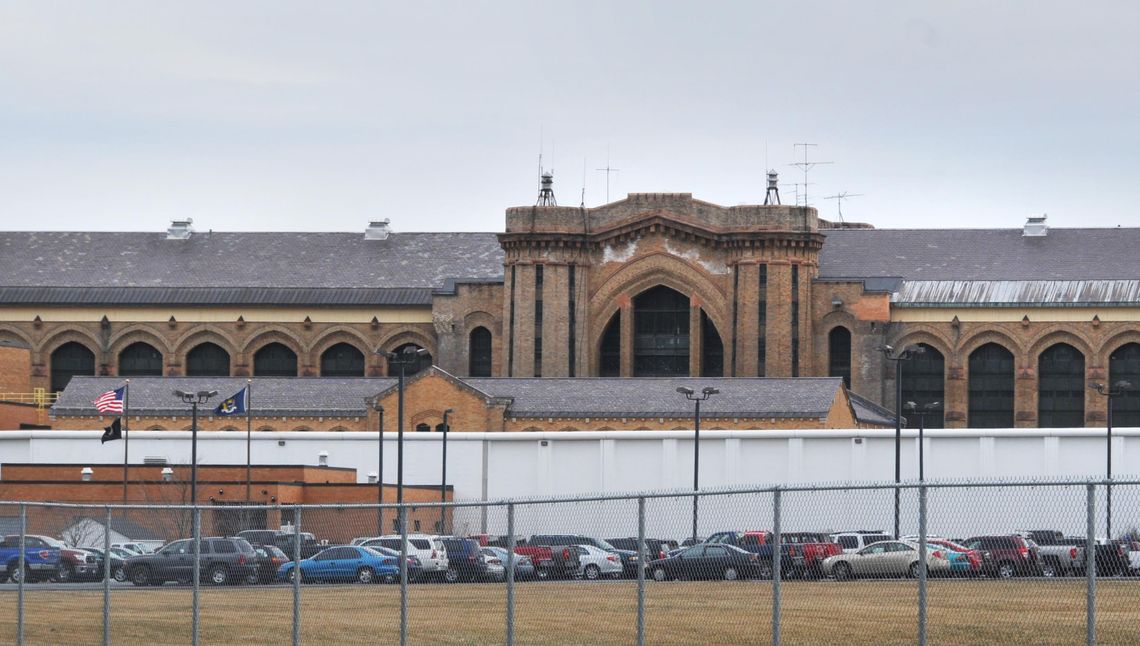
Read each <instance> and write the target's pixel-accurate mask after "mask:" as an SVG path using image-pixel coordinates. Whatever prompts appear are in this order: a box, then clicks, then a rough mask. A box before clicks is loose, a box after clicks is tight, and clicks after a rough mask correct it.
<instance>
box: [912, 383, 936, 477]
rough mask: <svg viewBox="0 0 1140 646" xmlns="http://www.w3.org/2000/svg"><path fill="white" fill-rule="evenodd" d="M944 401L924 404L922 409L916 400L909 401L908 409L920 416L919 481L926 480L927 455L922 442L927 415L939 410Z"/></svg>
mask: <svg viewBox="0 0 1140 646" xmlns="http://www.w3.org/2000/svg"><path fill="white" fill-rule="evenodd" d="M941 405H942V402H930V403H927V404H923V405H922V411H921V412H920V411H919V410H918V404H916V403H914V402H907V403H906V409H907V410H909V411H910V412H912V413H914V414H915V415H917V416H918V481H919V482H922V481H923V480H926V475H925V466H926V456H925V454H924V451H925V446H924V445H923V443H922V435H923V431H925V430H926V416H927V415H930V414H932V413H933V412H934V411H936V410H938V407H939V406H941Z"/></svg>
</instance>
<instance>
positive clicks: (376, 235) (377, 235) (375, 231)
mask: <svg viewBox="0 0 1140 646" xmlns="http://www.w3.org/2000/svg"><path fill="white" fill-rule="evenodd" d="M389 222H390V221H389V220H388V218H384V219H383V220H373V221H371V222H369V223H368V228H367V229H365V230H364V239H365V240H387V239H388V234H389V233H391V232H392V231H391V230H390V229H389V228H388V223H389Z"/></svg>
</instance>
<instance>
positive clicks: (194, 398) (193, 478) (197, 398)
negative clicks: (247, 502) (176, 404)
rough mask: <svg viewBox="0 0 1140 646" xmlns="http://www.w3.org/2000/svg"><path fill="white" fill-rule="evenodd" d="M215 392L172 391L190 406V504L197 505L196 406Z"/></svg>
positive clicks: (204, 401)
mask: <svg viewBox="0 0 1140 646" xmlns="http://www.w3.org/2000/svg"><path fill="white" fill-rule="evenodd" d="M217 394H218V391H216V390H199V391H198V392H196V393H191V392H186V391H184V390H176V391H174V396H175V397H177V398H179V399H181V400H182V402H183V403H185V404H190V504H191V505H196V504H198V406H199V405H200V404H205V403H206V402H208V401H210V398H211V397H213V396H214V395H217Z"/></svg>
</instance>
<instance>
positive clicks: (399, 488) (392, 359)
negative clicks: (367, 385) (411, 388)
mask: <svg viewBox="0 0 1140 646" xmlns="http://www.w3.org/2000/svg"><path fill="white" fill-rule="evenodd" d="M376 354H378V355H380V356H382V357H384V358H385V359H387V360H388V365H389V366H391V365H392V364H395V365H397V366H399V367H400V376H399V381H397V382H396V392H397V395H398V398H397V400H396V402H397V403H396V417H397V419H396V504H397V505H403V504H404V371H405V369H406V368H407V367H408V365H409V364H411V363H412V362H413V361H415V360H416V358H417V357H422V356H426V355H427V354H428V351H427V350H425V349H424V348H417V347H415V346H413V345H409V346H406V347H405V348H404V351H403V352H388V351H386V350H377V351H376ZM397 513H398V512H397Z"/></svg>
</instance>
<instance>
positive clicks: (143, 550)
mask: <svg viewBox="0 0 1140 646" xmlns="http://www.w3.org/2000/svg"><path fill="white" fill-rule="evenodd" d="M111 547H118V548H120V549H124V550H127V551H128V552H132V553H134V554H138V555H140V556H141V555H143V554H152V553H154V550H153V549H151V547H150V546H149V545H146V544H145V543H111Z"/></svg>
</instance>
